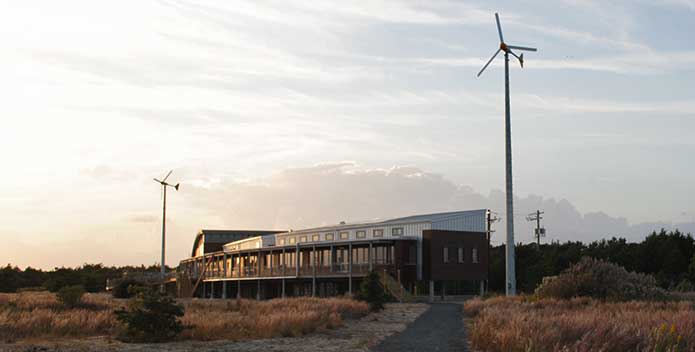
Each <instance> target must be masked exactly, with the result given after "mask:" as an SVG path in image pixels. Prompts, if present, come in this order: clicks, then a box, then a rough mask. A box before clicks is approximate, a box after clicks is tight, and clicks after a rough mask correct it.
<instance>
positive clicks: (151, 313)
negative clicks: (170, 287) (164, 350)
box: [115, 288, 184, 342]
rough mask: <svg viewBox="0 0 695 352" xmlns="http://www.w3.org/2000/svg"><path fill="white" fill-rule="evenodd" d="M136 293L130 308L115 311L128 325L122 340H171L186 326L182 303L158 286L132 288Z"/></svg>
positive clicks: (117, 317) (118, 318)
mask: <svg viewBox="0 0 695 352" xmlns="http://www.w3.org/2000/svg"><path fill="white" fill-rule="evenodd" d="M131 291H134V292H135V297H134V298H132V299H131V301H130V302H129V303H128V307H127V309H119V310H116V311H115V314H116V319H117V320H118V321H119V322H121V323H123V324H124V325H125V328H126V329H125V331H124V333H123V334H122V335H121V336H119V337H120V338H121V340H124V341H132V342H163V341H167V340H170V339H172V338H174V337H176V335H178V334H179V333H180V332H181V331H182V330H183V324H182V323H181V321H180V320H179V318H180V317H182V316H183V314H184V310H183V306H181V305H179V304H176V301H175V300H174V299H173V298H171V297H169V296H166V295H162V294H160V293H159V292H158V291H156V290H152V289H143V288H131Z"/></svg>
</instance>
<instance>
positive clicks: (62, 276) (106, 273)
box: [0, 264, 170, 292]
mask: <svg viewBox="0 0 695 352" xmlns="http://www.w3.org/2000/svg"><path fill="white" fill-rule="evenodd" d="M167 270H170V268H167ZM126 272H131V273H132V272H159V265H150V266H144V265H141V266H121V267H115V266H104V265H102V264H84V265H82V266H80V267H77V268H64V267H63V268H55V269H53V270H50V271H44V270H40V269H34V268H31V267H27V268H26V269H24V270H22V269H20V268H18V267H16V266H12V265H10V264H7V265H6V266H5V267H3V268H0V292H16V291H17V290H19V289H28V288H36V289H39V288H40V289H47V290H49V291H52V292H57V291H58V290H60V289H61V288H63V287H68V286H75V285H81V286H82V287H84V289H85V291H87V292H101V291H104V290H105V289H106V280H107V279H115V278H120V277H122V276H123V273H126Z"/></svg>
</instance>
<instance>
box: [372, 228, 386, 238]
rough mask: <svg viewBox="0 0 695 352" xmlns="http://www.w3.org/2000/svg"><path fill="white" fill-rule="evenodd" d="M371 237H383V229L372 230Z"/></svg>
mask: <svg viewBox="0 0 695 352" xmlns="http://www.w3.org/2000/svg"><path fill="white" fill-rule="evenodd" d="M372 236H373V237H384V230H383V229H374V231H372Z"/></svg>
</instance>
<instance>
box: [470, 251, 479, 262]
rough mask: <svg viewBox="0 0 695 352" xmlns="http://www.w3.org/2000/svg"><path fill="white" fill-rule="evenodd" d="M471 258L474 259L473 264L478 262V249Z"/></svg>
mask: <svg viewBox="0 0 695 352" xmlns="http://www.w3.org/2000/svg"><path fill="white" fill-rule="evenodd" d="M471 256H472V257H473V259H471V260H472V261H473V263H477V262H478V248H473V252H472V253H471Z"/></svg>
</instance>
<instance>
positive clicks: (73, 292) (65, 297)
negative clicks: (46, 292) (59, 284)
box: [56, 285, 84, 308]
mask: <svg viewBox="0 0 695 352" xmlns="http://www.w3.org/2000/svg"><path fill="white" fill-rule="evenodd" d="M83 295H84V287H82V285H74V286H65V287H63V288H61V289H60V290H58V293H57V294H56V296H57V297H58V301H59V302H60V303H62V304H63V305H64V306H66V307H68V308H73V307H76V306H77V305H78V304H80V302H82V296H83Z"/></svg>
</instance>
